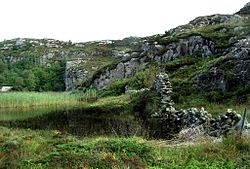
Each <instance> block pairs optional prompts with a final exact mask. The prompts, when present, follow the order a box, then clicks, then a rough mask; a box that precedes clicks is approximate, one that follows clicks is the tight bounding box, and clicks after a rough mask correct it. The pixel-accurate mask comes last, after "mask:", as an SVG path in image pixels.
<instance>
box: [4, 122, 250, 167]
mask: <svg viewBox="0 0 250 169" xmlns="http://www.w3.org/2000/svg"><path fill="white" fill-rule="evenodd" d="M249 167H250V142H249V139H248V140H246V139H244V138H243V139H235V138H234V137H229V138H224V139H223V141H222V142H218V143H212V141H211V140H210V141H209V139H203V141H199V142H197V143H196V144H189V145H186V144H171V143H170V142H163V141H159V140H149V141H148V140H145V139H142V138H138V137H130V138H114V137H113V138H106V137H95V138H79V137H74V136H71V135H66V134H63V133H60V132H59V131H42V130H40V131H33V130H24V129H8V128H4V127H0V168H23V169H27V168H39V169H42V168H85V169H87V168H114V169H122V168H126V169H127V168H131V169H134V168H138V169H143V168H151V169H160V168H164V169H165V168H173V169H174V168H175V169H176V168H190V169H191V168H192V169H193V168H203V169H214V168H224V169H235V168H245V169H247V168H249Z"/></svg>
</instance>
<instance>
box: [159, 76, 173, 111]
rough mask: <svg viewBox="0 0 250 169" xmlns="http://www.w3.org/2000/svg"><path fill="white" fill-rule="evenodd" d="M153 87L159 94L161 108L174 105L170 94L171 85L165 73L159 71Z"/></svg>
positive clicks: (171, 90)
mask: <svg viewBox="0 0 250 169" xmlns="http://www.w3.org/2000/svg"><path fill="white" fill-rule="evenodd" d="M154 88H155V89H156V91H157V92H158V93H160V95H161V108H162V109H164V108H167V107H171V106H173V105H174V102H173V100H172V99H171V96H170V94H171V93H172V92H173V88H172V85H171V83H170V81H169V77H168V75H167V74H166V73H160V74H159V75H157V76H156V80H155V83H154Z"/></svg>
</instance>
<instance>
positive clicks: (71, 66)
mask: <svg viewBox="0 0 250 169" xmlns="http://www.w3.org/2000/svg"><path fill="white" fill-rule="evenodd" d="M84 61H85V60H80V59H78V60H73V61H67V62H66V68H65V69H66V70H65V78H64V79H65V87H66V91H69V90H73V89H75V87H76V85H80V84H81V83H83V82H84V81H85V80H86V74H87V73H88V72H87V71H86V70H85V69H84V68H82V67H81V63H82V62H84Z"/></svg>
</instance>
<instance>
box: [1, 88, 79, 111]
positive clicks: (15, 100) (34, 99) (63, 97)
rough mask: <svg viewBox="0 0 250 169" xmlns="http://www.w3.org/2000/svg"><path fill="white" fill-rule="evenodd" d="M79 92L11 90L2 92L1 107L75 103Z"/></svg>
mask: <svg viewBox="0 0 250 169" xmlns="http://www.w3.org/2000/svg"><path fill="white" fill-rule="evenodd" d="M79 97H80V95H79V94H71V93H67V92H41V93H39V92H10V93H0V108H20V107H21V108H24V107H35V106H43V107H46V106H52V105H75V104H78V102H79Z"/></svg>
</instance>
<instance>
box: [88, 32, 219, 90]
mask: <svg viewBox="0 0 250 169" xmlns="http://www.w3.org/2000/svg"><path fill="white" fill-rule="evenodd" d="M215 53H216V49H215V47H214V42H212V41H211V40H208V39H206V38H203V37H201V36H191V37H189V38H187V39H180V40H178V41H177V42H171V43H168V44H167V45H164V44H159V43H157V42H155V43H154V44H150V43H148V42H145V43H144V44H143V45H142V48H141V51H140V52H132V53H125V54H124V55H123V58H130V57H131V56H132V58H130V59H129V60H128V61H122V62H120V63H119V64H117V65H116V67H115V68H113V69H106V70H105V71H103V73H102V74H100V75H99V76H98V77H96V78H95V79H93V81H92V83H91V87H95V88H97V89H98V90H100V89H104V88H106V87H107V86H108V85H109V84H110V83H112V82H113V81H115V80H117V79H120V78H125V77H131V76H133V75H134V74H135V72H136V71H138V70H143V69H145V68H146V65H147V64H148V63H149V62H152V61H153V62H159V63H164V62H169V61H172V60H175V59H177V58H179V57H181V56H187V57H188V55H193V54H198V55H201V56H202V57H209V56H210V55H212V54H215Z"/></svg>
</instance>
